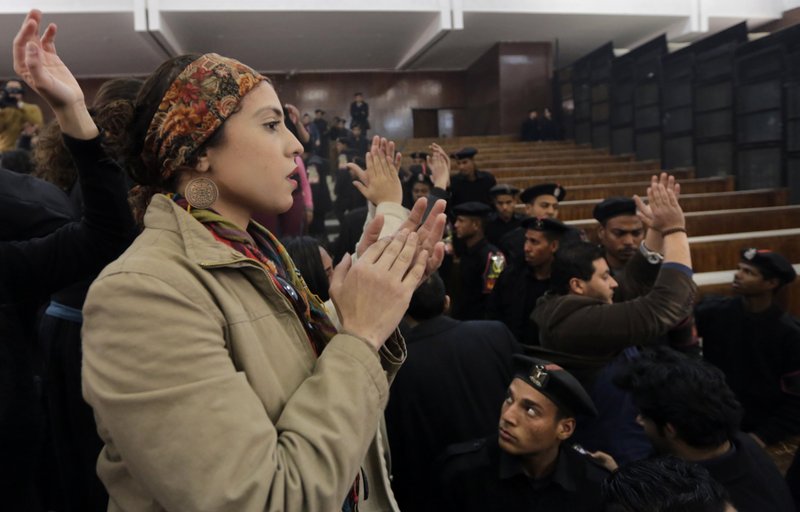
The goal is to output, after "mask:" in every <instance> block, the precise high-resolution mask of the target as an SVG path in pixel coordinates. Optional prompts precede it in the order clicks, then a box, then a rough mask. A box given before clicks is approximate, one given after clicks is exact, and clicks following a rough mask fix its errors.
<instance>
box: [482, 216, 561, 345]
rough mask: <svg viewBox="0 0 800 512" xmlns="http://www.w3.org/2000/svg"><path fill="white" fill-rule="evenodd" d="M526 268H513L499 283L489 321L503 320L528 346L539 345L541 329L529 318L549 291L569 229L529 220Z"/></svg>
mask: <svg viewBox="0 0 800 512" xmlns="http://www.w3.org/2000/svg"><path fill="white" fill-rule="evenodd" d="M522 229H524V230H525V245H524V253H525V259H524V264H520V263H516V262H515V263H514V264H513V265H510V267H509V268H507V269H506V270H505V271H504V272H503V273H502V274H501V275H500V278H499V279H498V280H497V284H496V285H495V287H494V290H492V294H491V295H490V296H489V302H488V303H487V307H486V314H487V318H489V319H492V320H500V321H502V322H503V323H504V324H506V326H507V327H508V328H509V330H511V332H512V333H514V336H516V338H517V340H518V341H519V342H520V343H523V344H525V345H538V344H539V328H538V327H537V326H536V322H534V321H533V320H532V319H531V318H530V316H531V313H532V312H533V309H534V308H535V307H536V301H537V300H539V297H541V296H542V295H544V294H545V292H546V291H547V290H548V289H549V288H550V265H551V264H552V263H553V258H554V256H555V253H556V251H557V250H558V245H559V242H560V240H561V237H562V235H563V234H564V233H566V232H567V230H568V228H567V226H565V225H564V224H562V223H561V222H559V221H557V220H555V219H548V218H544V219H537V218H535V217H529V218H527V219H525V220H523V221H522Z"/></svg>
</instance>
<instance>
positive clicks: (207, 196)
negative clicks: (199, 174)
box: [185, 178, 219, 210]
mask: <svg viewBox="0 0 800 512" xmlns="http://www.w3.org/2000/svg"><path fill="white" fill-rule="evenodd" d="M185 196H186V201H187V202H188V203H189V206H191V207H192V208H196V209H198V210H208V209H209V208H211V205H212V204H214V201H216V200H217V197H219V189H218V188H217V184H216V183H214V182H213V181H212V180H211V179H209V178H194V179H192V180H190V181H189V183H187V184H186V191H185Z"/></svg>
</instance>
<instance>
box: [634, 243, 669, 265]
mask: <svg viewBox="0 0 800 512" xmlns="http://www.w3.org/2000/svg"><path fill="white" fill-rule="evenodd" d="M639 252H641V253H642V256H644V257H645V259H646V260H647V262H648V263H650V264H651V265H658V264H659V263H661V262H662V261H664V256H662V255H661V253H659V252H656V251H651V250H650V249H648V248H647V246H646V245H644V240H642V243H641V244H639Z"/></svg>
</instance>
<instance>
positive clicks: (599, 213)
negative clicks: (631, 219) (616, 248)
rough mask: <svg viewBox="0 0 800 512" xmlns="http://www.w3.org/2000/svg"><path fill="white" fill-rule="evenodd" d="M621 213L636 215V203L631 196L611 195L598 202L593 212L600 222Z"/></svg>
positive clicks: (602, 222)
mask: <svg viewBox="0 0 800 512" xmlns="http://www.w3.org/2000/svg"><path fill="white" fill-rule="evenodd" d="M620 215H636V203H635V202H634V200H633V199H631V198H630V197H609V198H608V199H603V200H602V201H600V202H599V203H597V204H596V205H595V207H594V211H593V212H592V217H594V218H595V219H596V220H597V222H599V223H600V224H605V222H606V221H607V220H608V219H612V218H614V217H618V216H620Z"/></svg>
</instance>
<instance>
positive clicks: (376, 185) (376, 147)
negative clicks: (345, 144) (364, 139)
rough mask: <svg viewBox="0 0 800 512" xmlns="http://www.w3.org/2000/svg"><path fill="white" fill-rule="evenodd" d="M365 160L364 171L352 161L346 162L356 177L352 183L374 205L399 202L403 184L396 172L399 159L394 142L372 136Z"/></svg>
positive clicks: (401, 199) (401, 197)
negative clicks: (395, 152) (365, 168)
mask: <svg viewBox="0 0 800 512" xmlns="http://www.w3.org/2000/svg"><path fill="white" fill-rule="evenodd" d="M398 155H399V153H398ZM366 161H367V170H366V171H364V169H362V168H361V167H359V166H358V165H356V164H354V163H349V164H347V167H348V169H350V170H351V171H352V173H353V174H354V175H355V176H356V178H357V181H354V182H353V185H354V186H355V187H356V188H357V189H358V191H359V192H361V194H362V195H363V196H364V197H366V198H367V200H368V201H369V202H371V203H372V204H374V205H379V204H381V203H385V202H389V203H397V204H400V203H401V202H402V201H403V185H402V184H401V183H400V176H399V175H398V172H397V163H398V162H399V160H398V158H397V157H396V156H395V155H394V143H393V142H389V141H387V140H386V139H381V138H380V137H378V136H375V137H373V139H372V147H371V148H370V151H369V153H367V154H366Z"/></svg>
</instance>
